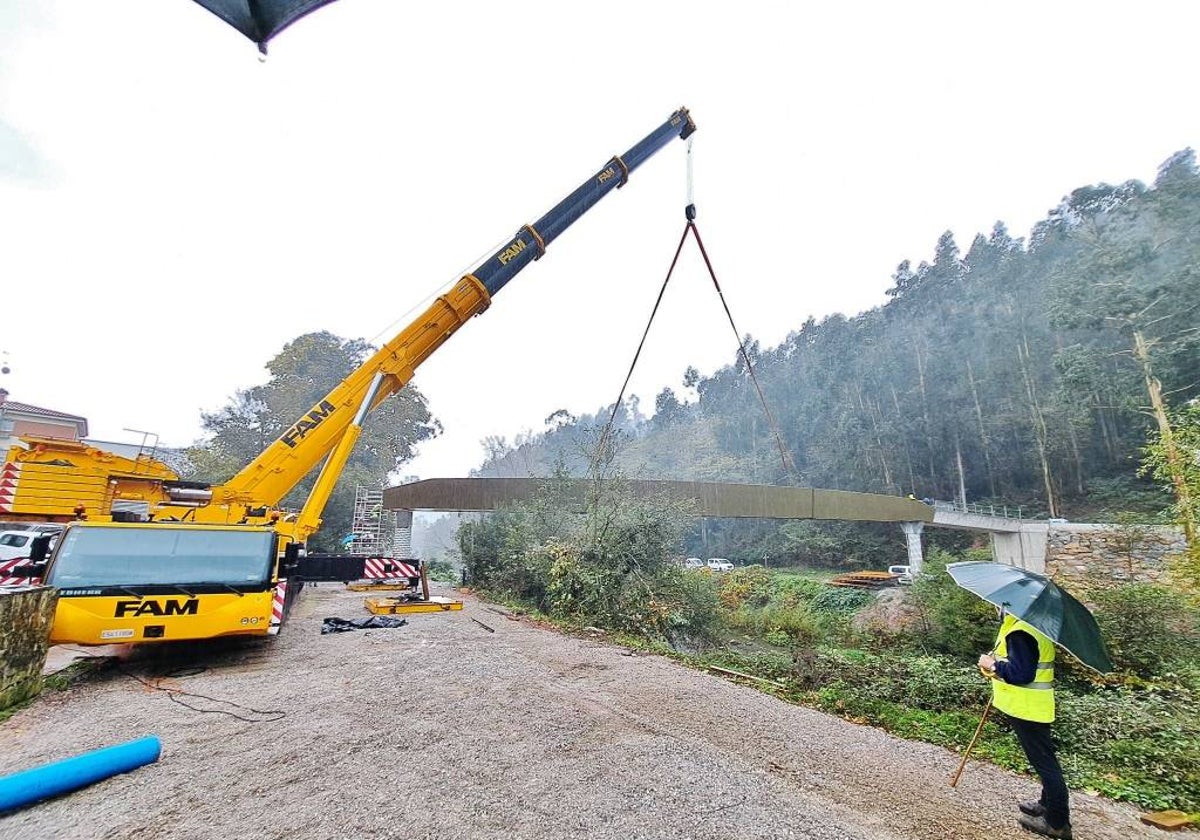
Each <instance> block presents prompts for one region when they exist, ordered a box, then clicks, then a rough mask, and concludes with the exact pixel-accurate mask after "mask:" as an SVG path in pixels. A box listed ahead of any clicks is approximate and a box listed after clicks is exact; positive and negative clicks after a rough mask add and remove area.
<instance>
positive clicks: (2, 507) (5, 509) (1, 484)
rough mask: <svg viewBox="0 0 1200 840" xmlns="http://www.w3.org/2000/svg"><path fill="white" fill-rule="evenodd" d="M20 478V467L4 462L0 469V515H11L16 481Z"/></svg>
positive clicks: (15, 493) (15, 492)
mask: <svg viewBox="0 0 1200 840" xmlns="http://www.w3.org/2000/svg"><path fill="white" fill-rule="evenodd" d="M20 477H21V465H20V464H15V463H13V462H11V461H6V462H5V464H4V466H3V467H0V513H12V506H13V498H14V497H15V496H16V495H17V480H18V479H20Z"/></svg>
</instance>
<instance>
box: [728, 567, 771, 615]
mask: <svg viewBox="0 0 1200 840" xmlns="http://www.w3.org/2000/svg"><path fill="white" fill-rule="evenodd" d="M771 582H772V575H771V573H770V572H769V571H767V570H766V569H765V568H764V567H762V566H746V567H744V568H741V569H734V570H733V571H731V572H726V573H725V574H723V575H721V578H720V582H719V583H718V586H717V589H718V592H719V597H720V600H721V606H722V607H724V608H725V609H727V610H736V609H739V608H740V607H750V608H755V607H765V606H766V605H767V602H768V601H769V600H770V599H771Z"/></svg>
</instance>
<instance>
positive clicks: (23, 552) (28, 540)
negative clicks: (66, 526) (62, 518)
mask: <svg viewBox="0 0 1200 840" xmlns="http://www.w3.org/2000/svg"><path fill="white" fill-rule="evenodd" d="M61 533H62V528H59V527H55V526H47V525H38V526H35V529H34V530H31V531H0V561H3V560H20V559H21V558H23V557H28V556H29V549H30V548H32V545H33V541H34V539H35V538H36V537H44V536H46V535H47V534H49V536H50V548H51V549H53V548H54V544H55V543H56V542H58V537H59V535H60V534H61Z"/></svg>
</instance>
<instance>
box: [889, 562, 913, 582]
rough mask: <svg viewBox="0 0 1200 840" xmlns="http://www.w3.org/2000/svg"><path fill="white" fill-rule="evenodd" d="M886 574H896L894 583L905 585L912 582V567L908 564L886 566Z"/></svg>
mask: <svg viewBox="0 0 1200 840" xmlns="http://www.w3.org/2000/svg"><path fill="white" fill-rule="evenodd" d="M888 574H889V575H895V576H896V583H899V584H901V585H902V586H907V585H908V584H910V583H912V582H913V576H912V568H911V567H910V566H888Z"/></svg>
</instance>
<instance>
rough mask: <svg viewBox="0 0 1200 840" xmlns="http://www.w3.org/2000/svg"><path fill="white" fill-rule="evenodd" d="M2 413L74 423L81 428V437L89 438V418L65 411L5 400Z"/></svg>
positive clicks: (0, 409) (2, 403)
mask: <svg viewBox="0 0 1200 840" xmlns="http://www.w3.org/2000/svg"><path fill="white" fill-rule="evenodd" d="M0 411H3V412H5V413H6V414H12V415H23V416H25V417H32V418H39V419H42V420H58V421H59V422H63V423H74V424H75V425H77V426H78V427H79V434H80V437H86V436H87V418H86V417H80V416H79V415H77V414H67V413H66V412H63V411H54V410H53V409H50V408H42V407H41V406H38V405H30V404H29V403H23V402H17V401H16V400H4V402H0Z"/></svg>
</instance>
